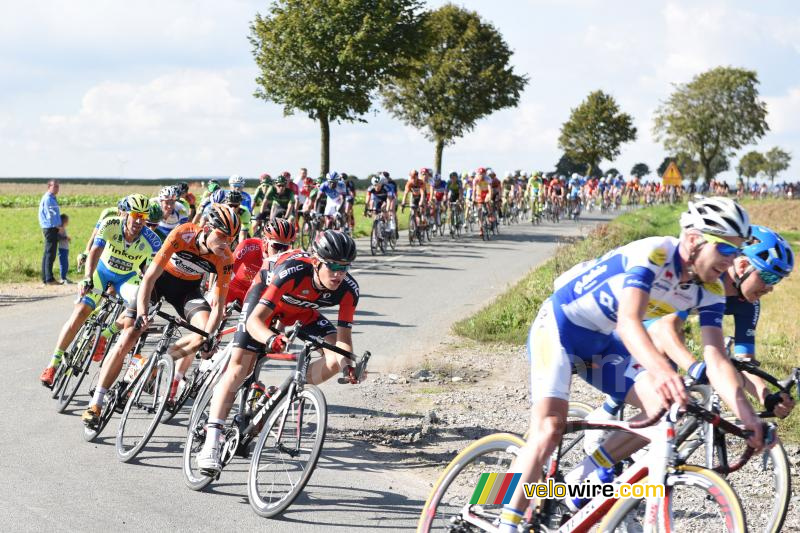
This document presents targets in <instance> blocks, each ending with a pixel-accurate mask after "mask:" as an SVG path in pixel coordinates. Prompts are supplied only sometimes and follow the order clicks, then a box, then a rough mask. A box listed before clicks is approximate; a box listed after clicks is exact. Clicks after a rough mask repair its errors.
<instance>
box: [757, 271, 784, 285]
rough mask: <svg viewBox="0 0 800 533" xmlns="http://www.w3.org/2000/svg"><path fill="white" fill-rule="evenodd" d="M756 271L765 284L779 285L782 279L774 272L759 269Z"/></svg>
mask: <svg viewBox="0 0 800 533" xmlns="http://www.w3.org/2000/svg"><path fill="white" fill-rule="evenodd" d="M756 272H757V273H758V277H759V278H761V281H763V282H764V284H765V285H777V284H778V282H779V281H780V280H781V277H780V276H779V275H777V274H776V273H774V272H766V271H764V270H758V269H756Z"/></svg>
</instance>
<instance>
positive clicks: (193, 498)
mask: <svg viewBox="0 0 800 533" xmlns="http://www.w3.org/2000/svg"><path fill="white" fill-rule="evenodd" d="M598 220H600V217H599V216H597V215H595V216H593V217H591V218H587V219H585V220H583V221H582V222H581V223H580V224H574V223H570V222H563V223H561V224H559V225H555V226H554V225H550V224H545V225H542V226H539V227H532V226H530V225H529V224H520V225H516V226H512V227H511V228H506V227H503V228H501V231H502V234H501V235H500V236H499V237H498V238H495V239H494V240H492V241H491V242H489V243H484V242H481V241H480V240H478V239H477V238H475V237H467V238H463V239H461V240H460V241H458V242H447V241H445V242H434V243H432V244H430V245H426V246H424V247H422V248H420V247H413V248H409V247H408V245H407V244H405V245H401V246H400V247H398V250H397V251H396V252H395V253H394V255H389V256H383V257H377V258H373V257H371V256H370V255H369V250H368V245H367V243H366V242H364V243H360V244H359V245H360V249H361V256H360V258H359V260H358V261H357V262H356V266H355V268H354V269H353V274H354V276H355V278H356V279H357V281H358V282H359V284H360V287H361V300H360V303H359V306H358V311H357V314H356V327H355V330H354V333H355V335H354V343H355V346H356V351H357V352H360V351H362V350H365V349H369V350H370V351H372V353H373V358H372V361H371V367H370V369H371V371H374V372H377V371H391V370H393V369H396V368H400V367H402V366H404V365H406V364H408V363H410V362H413V361H414V360H415V357H420V356H421V355H422V354H423V353H425V351H426V350H428V349H430V348H432V347H434V346H435V345H436V344H437V342H438V341H439V340H440V339H441V337H442V336H443V335H445V334H446V333H447V332H448V331H449V328H450V325H451V324H452V323H453V322H454V321H455V320H457V319H459V318H462V317H465V316H468V315H469V314H470V313H472V312H474V311H475V310H477V309H479V308H480V307H481V306H483V305H484V304H485V303H487V302H488V301H490V300H491V299H492V298H493V297H494V296H496V295H497V294H499V293H501V292H502V291H503V290H504V289H505V288H506V287H507V286H508V285H509V284H510V283H513V282H514V281H516V280H518V279H519V278H520V277H521V276H522V275H523V274H525V273H526V272H527V271H528V270H530V269H531V268H532V267H533V266H535V265H536V264H538V263H540V262H541V261H543V260H545V259H546V258H547V257H549V256H550V254H551V253H552V251H553V249H554V247H555V246H556V242H557V240H558V239H559V238H560V237H563V236H567V235H577V234H581V233H583V234H585V233H586V231H588V229H589V226H590V225H592V224H594V223H596V222H597V221H598ZM402 242H403V240H401V243H402ZM361 244H363V246H361ZM72 300H73V298H71V297H58V298H51V299H46V300H40V301H34V302H26V303H20V304H16V305H11V306H7V307H0V333H2V335H0V356H2V358H3V362H4V372H2V374H0V402H2V404H3V405H5V406H6V407H5V408H4V409H3V424H2V428H3V429H2V432H0V472H2V478H3V482H2V483H1V484H0V530H1V531H42V530H58V531H108V530H128V531H177V530H193V531H199V530H212V529H213V530H216V531H230V530H234V529H236V530H245V529H253V530H256V529H259V530H264V529H266V530H267V531H289V530H291V531H293V532H305V531H348V532H352V531H355V530H361V531H410V530H413V528H414V527H415V524H416V520H417V517H418V516H419V512H420V509H421V507H422V504H423V502H424V500H425V497H426V496H427V491H428V486H427V484H426V483H423V482H422V481H421V480H419V479H418V478H416V477H415V476H413V475H412V474H410V473H408V472H405V471H399V470H397V469H394V468H393V465H392V464H391V461H387V460H386V459H385V458H382V457H381V453H380V452H379V451H378V450H376V449H375V448H374V447H372V446H371V445H370V444H368V443H365V442H361V441H357V440H340V439H336V438H334V437H331V436H330V435H329V437H328V439H327V440H326V443H325V448H324V449H323V452H322V457H321V458H320V462H319V465H318V467H317V470H316V471H315V472H314V475H313V477H312V478H311V481H310V482H309V485H308V486H307V487H306V489H305V491H304V494H302V495H301V496H300V497H299V498H298V500H297V501H296V502H295V503H294V505H293V506H292V507H291V508H290V509H289V510H288V511H287V512H286V513H285V514H284V515H283V517H282V518H279V519H273V520H265V519H261V518H259V517H258V516H257V515H256V514H255V513H253V512H252V510H251V509H250V507H249V505H248V503H247V488H246V485H245V483H246V479H247V468H248V465H249V463H248V462H246V461H244V460H238V461H234V462H233V463H232V464H231V465H229V467H228V468H226V470H225V471H224V472H223V475H222V477H221V478H220V480H219V481H218V482H216V483H214V484H212V485H211V486H210V487H209V488H208V489H206V491H204V492H193V491H190V490H188V489H187V488H186V487H185V486H184V484H183V477H182V472H181V453H182V448H183V439H184V437H185V423H186V417H185V416H180V415H179V416H177V417H176V418H175V420H174V421H173V422H171V423H170V424H166V425H161V426H159V428H158V429H157V430H156V435H155V436H154V438H153V439H152V440H151V442H150V445H149V446H148V447H147V448H145V450H144V451H143V452H142V453H141V454H140V455H139V458H137V460H134V461H133V462H132V463H129V464H123V463H120V462H118V461H117V459H116V454H115V451H114V435H115V434H116V428H117V423H118V418H115V419H114V420H112V421H111V423H110V424H109V426H108V428H106V430H105V432H104V434H103V435H101V437H100V438H98V439H97V440H96V441H95V442H93V443H86V442H85V441H84V440H83V436H82V435H83V430H82V424H81V422H80V420H79V415H80V412H81V411H82V410H83V409H85V407H86V403H87V400H88V397H87V396H85V395H83V396H80V397H78V398H77V399H76V401H75V402H74V403H73V406H72V407H74V408H73V409H71V410H68V411H67V412H66V413H65V414H57V413H56V412H55V402H54V400H51V399H50V394H49V391H46V390H45V389H43V388H42V386H41V385H40V384H39V382H38V375H39V373H40V371H41V369H42V368H43V366H44V365H45V364H46V362H47V360H48V358H49V356H50V353H51V349H52V346H53V344H54V342H55V340H56V336H57V332H58V330H59V328H60V327H61V324H62V323H63V321H64V320H65V319H66V318H67V316H68V314H69V312H70V309H71V307H72ZM530 318H531V320H532V319H533V317H530ZM272 372H275V373H276V377H275V380H276V382H277V381H278V380H281V377H280V376H277V373H279V372H280V373H285V370H280V369H276V370H273V371H272ZM323 390H324V392H325V394H326V397H327V400H328V406H329V425H331V426H333V427H336V424H337V421H336V418H337V417H343V416H347V415H348V414H349V413H351V412H353V411H354V410H355V411H356V412H357V413H358V414H360V415H364V414H368V413H369V408H365V407H356V408H353V407H348V405H349V404H351V403H355V399H356V398H357V396H356V394H357V392H356V391H355V387H351V386H343V385H338V384H336V383H329V384H326V385H324V386H323ZM359 401H361V400H359Z"/></svg>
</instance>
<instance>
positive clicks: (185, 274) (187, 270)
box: [153, 222, 233, 302]
mask: <svg viewBox="0 0 800 533" xmlns="http://www.w3.org/2000/svg"><path fill="white" fill-rule="evenodd" d="M202 231H203V230H202V229H201V228H200V227H199V226H197V225H195V224H192V223H191V222H187V223H186V224H181V225H180V226H178V227H176V228H175V229H174V230H173V231H172V232H171V233H170V234H169V236H168V237H167V240H166V242H165V243H164V245H163V246H162V247H161V250H160V251H159V252H158V253H157V254H156V257H155V259H154V260H153V262H154V263H155V264H156V265H158V266H160V267H161V268H163V269H164V270H165V271H166V273H168V274H169V275H171V276H172V277H174V278H177V279H179V280H184V281H188V282H191V283H190V285H192V286H194V285H195V284H196V285H197V286H198V287H199V285H200V280H201V279H202V277H203V275H204V274H206V273H209V274H216V275H217V281H216V291H215V294H216V300H217V301H218V302H224V301H225V296H226V294H227V293H228V284H229V283H230V280H231V275H232V273H233V255H232V254H231V252H230V249H226V253H225V255H224V256H222V257H219V256H217V255H215V254H214V253H212V252H207V253H201V252H200V248H199V244H198V242H197V241H198V239H199V238H200V235H201V233H202ZM162 277H163V275H162Z"/></svg>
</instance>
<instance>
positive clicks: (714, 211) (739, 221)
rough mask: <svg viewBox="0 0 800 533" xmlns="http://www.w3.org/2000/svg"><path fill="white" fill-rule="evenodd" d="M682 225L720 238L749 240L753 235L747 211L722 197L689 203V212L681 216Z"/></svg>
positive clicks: (684, 227)
mask: <svg viewBox="0 0 800 533" xmlns="http://www.w3.org/2000/svg"><path fill="white" fill-rule="evenodd" d="M680 224H681V228H683V229H696V230H699V231H701V232H702V233H710V234H712V235H717V236H719V237H740V238H742V239H749V238H750V235H751V232H750V217H749V216H748V215H747V211H745V210H744V209H742V207H741V206H740V205H739V204H737V203H736V202H734V201H733V200H731V199H729V198H723V197H721V196H714V197H712V198H704V199H702V200H700V201H697V202H689V208H688V210H687V211H685V212H683V213H682V214H681V218H680Z"/></svg>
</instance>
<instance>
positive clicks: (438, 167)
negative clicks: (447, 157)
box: [433, 139, 444, 175]
mask: <svg viewBox="0 0 800 533" xmlns="http://www.w3.org/2000/svg"><path fill="white" fill-rule="evenodd" d="M443 151H444V141H443V140H441V139H436V156H435V157H434V160H433V171H434V172H435V173H436V174H440V175H441V173H442V152H443Z"/></svg>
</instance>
